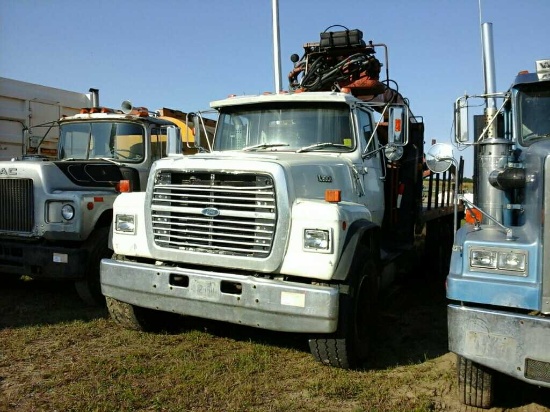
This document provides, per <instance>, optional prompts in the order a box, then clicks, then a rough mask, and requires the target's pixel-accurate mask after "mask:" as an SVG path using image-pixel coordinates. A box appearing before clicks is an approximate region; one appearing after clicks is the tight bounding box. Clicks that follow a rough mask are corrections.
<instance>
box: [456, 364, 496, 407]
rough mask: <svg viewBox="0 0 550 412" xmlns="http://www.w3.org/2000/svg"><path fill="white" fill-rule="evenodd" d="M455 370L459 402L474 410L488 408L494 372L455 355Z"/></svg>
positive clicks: (491, 395)
mask: <svg viewBox="0 0 550 412" xmlns="http://www.w3.org/2000/svg"><path fill="white" fill-rule="evenodd" d="M456 369H457V376H458V398H459V400H460V402H462V403H463V404H465V405H468V406H473V407H476V408H490V407H491V406H492V404H493V392H494V388H493V382H494V374H495V372H494V371H492V370H491V369H489V368H486V367H484V366H481V365H479V364H477V363H475V362H472V361H471V360H469V359H466V358H464V357H462V356H460V355H457V361H456Z"/></svg>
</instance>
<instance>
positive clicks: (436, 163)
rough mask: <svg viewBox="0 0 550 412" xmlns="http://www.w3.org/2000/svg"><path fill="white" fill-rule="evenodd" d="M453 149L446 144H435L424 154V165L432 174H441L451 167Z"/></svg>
mask: <svg viewBox="0 0 550 412" xmlns="http://www.w3.org/2000/svg"><path fill="white" fill-rule="evenodd" d="M453 161H454V158H453V147H452V146H451V145H450V144H446V143H436V144H434V145H433V146H432V147H430V149H429V150H428V152H427V153H426V165H427V166H428V169H430V170H431V171H432V172H433V173H443V172H445V171H447V170H449V168H450V167H451V166H452V164H453Z"/></svg>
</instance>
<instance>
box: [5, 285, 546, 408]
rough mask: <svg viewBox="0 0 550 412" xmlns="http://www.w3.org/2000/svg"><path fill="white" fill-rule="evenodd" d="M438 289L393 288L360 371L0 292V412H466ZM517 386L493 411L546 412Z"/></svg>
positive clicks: (36, 292)
mask: <svg viewBox="0 0 550 412" xmlns="http://www.w3.org/2000/svg"><path fill="white" fill-rule="evenodd" d="M445 305H446V301H445V298H444V290H443V284H442V282H441V281H430V280H429V279H427V278H425V279H424V280H423V281H422V282H409V283H408V284H407V283H405V284H403V285H401V287H398V288H395V289H392V291H391V293H389V295H388V296H387V297H386V298H385V300H384V301H383V303H382V305H381V315H380V320H379V322H378V327H377V328H376V331H373V346H374V347H373V350H372V353H371V361H370V362H369V363H368V364H365V365H364V368H362V369H361V370H353V371H349V370H341V369H334V368H330V367H327V366H323V365H321V364H318V363H316V362H315V361H314V360H313V358H312V356H311V355H310V354H309V351H308V348H307V343H306V342H307V341H306V338H305V336H301V335H289V334H282V333H273V332H266V331H262V330H257V329H251V328H244V327H237V326H234V325H228V324H222V323H216V322H208V321H204V320H200V319H190V318H182V321H181V323H178V324H177V325H174V328H172V330H171V331H169V332H168V331H167V332H162V333H140V332H135V331H128V330H124V329H121V328H120V327H118V325H116V324H115V323H114V322H113V321H112V320H110V319H109V317H108V316H107V313H106V310H105V309H103V308H87V307H84V306H83V305H82V303H81V302H80V300H79V299H78V297H77V296H76V293H75V292H74V291H73V288H72V285H67V284H59V283H38V282H26V283H24V282H4V284H3V285H2V288H1V289H0V411H63V412H65V411H337V412H338V411H373V412H382V411H416V412H422V411H466V410H471V409H466V408H464V407H462V406H461V405H459V404H458V402H457V401H456V397H455V390H456V389H455V381H454V378H455V371H454V362H455V358H454V355H452V354H450V353H448V351H447V335H446V315H445ZM548 395H549V392H548V391H547V390H546V391H545V390H541V389H538V388H534V387H532V386H528V385H523V384H516V385H514V389H513V390H503V391H502V393H501V394H500V396H499V400H498V407H497V408H493V409H491V411H529V412H542V411H549V410H550V409H549V407H550V396H548Z"/></svg>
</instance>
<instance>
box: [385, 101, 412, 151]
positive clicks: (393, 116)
mask: <svg viewBox="0 0 550 412" xmlns="http://www.w3.org/2000/svg"><path fill="white" fill-rule="evenodd" d="M408 124H409V118H408V115H407V111H406V110H405V106H398V105H395V106H390V108H389V125H388V144H390V145H394V146H406V145H407V142H408V140H409V139H408V129H407V125H408Z"/></svg>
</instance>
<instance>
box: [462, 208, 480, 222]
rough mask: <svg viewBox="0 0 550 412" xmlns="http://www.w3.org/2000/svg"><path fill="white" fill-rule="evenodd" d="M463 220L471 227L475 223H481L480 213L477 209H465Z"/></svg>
mask: <svg viewBox="0 0 550 412" xmlns="http://www.w3.org/2000/svg"><path fill="white" fill-rule="evenodd" d="M464 220H465V221H466V223H469V224H471V225H473V224H474V223H476V222H481V212H480V211H479V210H477V209H466V211H465V212H464Z"/></svg>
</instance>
